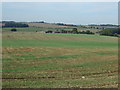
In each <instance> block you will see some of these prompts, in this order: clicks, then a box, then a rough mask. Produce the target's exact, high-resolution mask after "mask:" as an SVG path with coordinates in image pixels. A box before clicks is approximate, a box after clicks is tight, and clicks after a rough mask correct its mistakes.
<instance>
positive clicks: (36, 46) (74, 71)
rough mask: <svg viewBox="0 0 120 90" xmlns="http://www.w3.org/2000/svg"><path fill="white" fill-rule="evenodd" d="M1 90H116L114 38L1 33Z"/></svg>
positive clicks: (116, 48) (116, 64) (115, 48)
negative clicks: (39, 89)
mask: <svg viewBox="0 0 120 90" xmlns="http://www.w3.org/2000/svg"><path fill="white" fill-rule="evenodd" d="M2 38H3V43H2V45H3V88H5V87H6V88H89V87H90V88H96V87H99V88H117V86H118V38H116V37H109V36H98V35H82V34H40V33H37V32H3V36H2Z"/></svg>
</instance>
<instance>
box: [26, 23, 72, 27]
mask: <svg viewBox="0 0 120 90" xmlns="http://www.w3.org/2000/svg"><path fill="white" fill-rule="evenodd" d="M27 24H28V25H29V26H31V27H45V28H48V27H51V28H71V27H70V26H61V25H55V24H47V23H27Z"/></svg>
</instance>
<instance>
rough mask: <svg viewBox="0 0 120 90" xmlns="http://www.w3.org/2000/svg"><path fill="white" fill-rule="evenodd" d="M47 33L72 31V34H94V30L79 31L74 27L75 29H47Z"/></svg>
mask: <svg viewBox="0 0 120 90" xmlns="http://www.w3.org/2000/svg"><path fill="white" fill-rule="evenodd" d="M46 33H70V34H94V33H93V32H91V31H89V30H87V31H78V30H77V28H73V30H71V31H70V30H60V31H46Z"/></svg>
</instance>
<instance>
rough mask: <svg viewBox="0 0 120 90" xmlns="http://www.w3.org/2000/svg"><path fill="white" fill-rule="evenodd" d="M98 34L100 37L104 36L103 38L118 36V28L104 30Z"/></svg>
mask: <svg viewBox="0 0 120 90" xmlns="http://www.w3.org/2000/svg"><path fill="white" fill-rule="evenodd" d="M99 33H100V35H105V36H118V35H119V34H120V28H109V29H104V30H102V31H100V32H99Z"/></svg>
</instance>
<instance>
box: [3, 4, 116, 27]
mask: <svg viewBox="0 0 120 90" xmlns="http://www.w3.org/2000/svg"><path fill="white" fill-rule="evenodd" d="M2 20H12V21H20V22H26V21H30V22H33V21H45V22H48V23H66V24H76V25H80V24H82V25H86V24H117V23H118V3H117V2H3V3H2Z"/></svg>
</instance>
